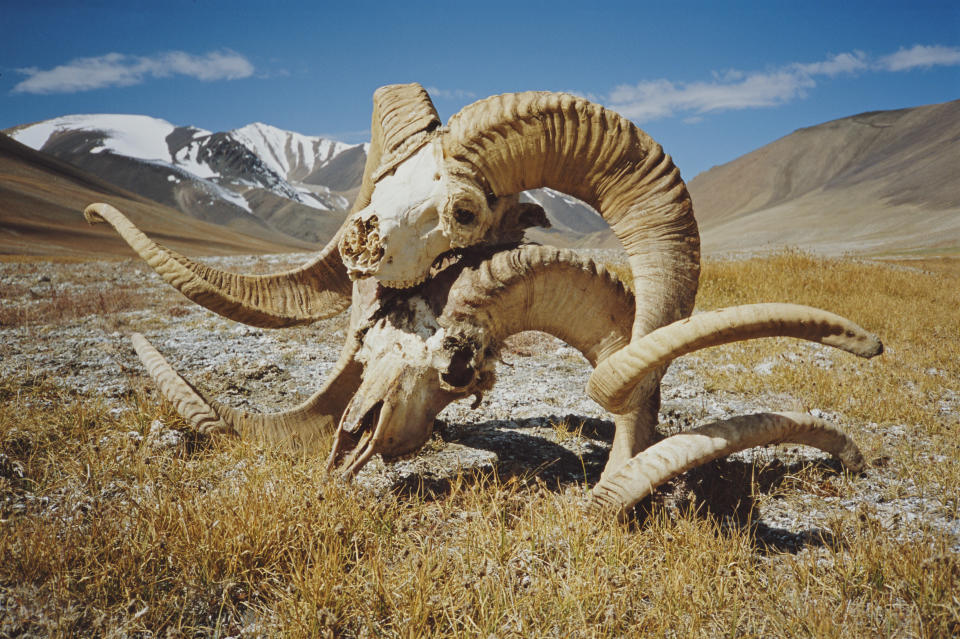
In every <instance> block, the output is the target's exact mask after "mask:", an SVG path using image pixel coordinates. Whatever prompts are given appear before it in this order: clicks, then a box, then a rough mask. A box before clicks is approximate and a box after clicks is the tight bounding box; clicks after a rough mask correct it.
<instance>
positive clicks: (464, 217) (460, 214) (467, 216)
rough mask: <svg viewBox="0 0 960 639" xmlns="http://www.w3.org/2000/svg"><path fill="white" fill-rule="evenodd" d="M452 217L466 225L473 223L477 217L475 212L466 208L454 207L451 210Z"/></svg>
mask: <svg viewBox="0 0 960 639" xmlns="http://www.w3.org/2000/svg"><path fill="white" fill-rule="evenodd" d="M453 218H454V219H455V220H456V221H457V223H458V224H463V225H467V224H473V222H474V220H476V219H477V214H476V213H474V212H473V211H469V210H467V209H456V210H454V212H453Z"/></svg>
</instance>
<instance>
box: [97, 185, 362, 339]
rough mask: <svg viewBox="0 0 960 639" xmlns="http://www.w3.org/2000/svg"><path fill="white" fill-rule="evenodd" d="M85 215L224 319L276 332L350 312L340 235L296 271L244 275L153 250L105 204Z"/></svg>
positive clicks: (148, 241) (159, 248)
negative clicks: (109, 228) (107, 226)
mask: <svg viewBox="0 0 960 639" xmlns="http://www.w3.org/2000/svg"><path fill="white" fill-rule="evenodd" d="M83 215H84V217H85V218H86V220H87V221H88V222H90V223H91V224H93V223H97V222H107V223H109V224H110V225H111V226H112V227H113V228H114V229H116V231H117V233H119V234H120V236H121V237H122V238H123V239H124V240H126V242H127V244H129V245H130V247H131V248H132V249H133V250H134V251H136V252H137V253H138V254H139V255H140V257H142V258H143V259H144V260H145V261H146V262H147V264H149V265H150V266H151V267H153V269H154V270H155V271H156V272H157V274H159V275H160V277H162V278H163V280H164V281H165V282H167V283H168V284H170V285H171V286H173V287H174V288H176V289H177V290H178V291H180V292H181V293H183V294H184V295H185V296H186V297H187V298H189V299H190V300H191V301H193V302H196V303H197V304H199V305H201V306H203V307H205V308H208V309H210V310H211V311H213V312H215V313H219V314H220V315H223V316H224V317H226V318H228V319H232V320H234V321H237V322H243V323H244V324H249V325H251V326H260V327H263V328H279V327H282V326H293V325H296V324H305V323H309V322H313V321H316V320H318V319H323V318H325V317H331V316H333V315H336V314H338V313H340V312H341V311H343V310H344V309H346V308H347V307H348V306H350V293H351V285H350V279H349V278H348V277H347V272H346V269H345V268H344V266H343V262H342V261H341V260H340V253H339V252H337V242H338V241H339V232H338V233H337V235H336V236H335V237H334V238H333V239H332V240H330V242H328V243H327V245H326V246H325V247H324V249H323V250H322V251H320V253H319V254H318V255H317V256H316V257H315V258H313V259H312V260H310V261H308V262H306V263H305V264H303V265H302V266H300V267H299V268H297V269H293V270H289V271H284V272H281V273H276V274H273V275H243V274H241V273H231V272H229V271H222V270H220V269H216V268H213V267H211V266H207V265H206V264H202V263H200V262H195V261H194V260H191V259H190V258H188V257H185V256H184V255H181V254H180V253H177V252H176V251H173V250H171V249H168V248H166V247H164V246H161V245H160V244H157V243H156V242H154V241H153V240H151V239H150V238H149V237H147V236H146V235H145V234H144V233H143V232H142V231H141V230H140V229H138V228H137V227H136V226H134V224H133V223H132V222H131V221H130V220H129V219H127V217H126V216H125V215H124V214H123V213H121V212H120V211H118V210H117V209H115V208H114V207H112V206H110V205H109V204H104V203H97V204H91V205H90V206H88V207H87V208H86V210H84V212H83Z"/></svg>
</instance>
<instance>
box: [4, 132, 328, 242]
mask: <svg viewBox="0 0 960 639" xmlns="http://www.w3.org/2000/svg"><path fill="white" fill-rule="evenodd" d="M103 201H105V202H109V203H110V204H113V205H114V206H116V207H117V208H119V209H120V210H121V211H123V212H124V213H126V214H127V215H128V216H129V217H130V219H131V220H133V222H134V223H135V224H137V225H138V226H140V228H142V229H143V230H144V231H145V232H147V233H148V234H150V235H151V236H152V237H154V238H156V239H157V240H159V241H161V242H163V243H165V244H166V245H168V246H170V247H171V248H174V249H176V250H178V251H181V252H183V253H186V254H190V255H220V254H230V253H280V252H287V251H292V250H312V249H315V248H316V246H315V245H313V244H308V243H305V242H297V241H296V240H293V239H291V238H290V237H287V236H285V235H282V234H280V233H278V232H276V231H273V230H271V229H269V228H267V227H266V226H265V225H264V224H263V222H262V221H260V220H259V219H257V218H255V217H253V216H251V219H250V222H249V224H248V225H247V226H246V227H244V228H239V229H238V228H237V227H236V226H234V227H233V228H224V227H222V226H218V225H214V224H210V223H207V222H203V221H200V220H196V219H194V218H191V217H188V216H186V215H183V214H182V213H180V212H178V211H175V210H174V209H171V208H168V207H165V206H163V205H160V204H157V203H156V202H153V201H151V200H148V199H146V198H144V197H141V196H139V195H136V194H134V193H131V192H129V191H125V190H124V189H121V188H119V187H117V186H115V185H113V184H111V183H109V182H106V181H104V180H102V179H100V178H98V177H95V176H93V175H91V174H89V173H86V172H84V171H82V170H80V169H78V168H77V167H75V166H73V165H71V164H67V163H66V162H63V161H61V160H58V159H56V158H54V157H53V156H50V155H47V154H45V153H41V152H38V151H34V150H33V149H31V148H29V147H27V146H24V145H23V144H20V143H19V142H17V141H15V140H13V139H11V138H9V137H8V136H6V135H2V134H0V254H18V255H75V256H91V257H92V256H104V255H117V256H131V255H133V252H132V251H131V249H130V248H129V247H128V246H127V244H126V242H124V241H123V240H121V239H120V237H119V236H118V235H117V234H116V233H115V232H114V231H113V229H111V228H110V227H109V226H107V225H103V224H98V225H95V226H91V225H89V224H87V223H86V222H85V221H84V219H83V215H82V211H83V208H84V207H85V206H86V205H87V204H89V203H91V202H103Z"/></svg>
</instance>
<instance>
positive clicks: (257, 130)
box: [229, 122, 357, 180]
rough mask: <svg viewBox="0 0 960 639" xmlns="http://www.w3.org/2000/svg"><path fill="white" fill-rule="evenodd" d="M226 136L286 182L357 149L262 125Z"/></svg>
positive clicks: (255, 125)
mask: <svg viewBox="0 0 960 639" xmlns="http://www.w3.org/2000/svg"><path fill="white" fill-rule="evenodd" d="M229 135H231V136H233V137H234V139H236V140H237V141H238V142H240V143H241V144H243V145H245V146H246V147H247V148H249V149H250V150H251V151H252V152H253V153H255V154H256V155H257V156H258V157H259V158H260V159H261V160H263V161H264V163H266V165H267V166H268V167H270V169H271V170H273V171H274V172H276V173H277V174H279V175H282V176H285V177H286V179H288V180H302V179H304V178H305V177H307V176H308V175H310V174H311V173H313V172H314V171H315V170H316V169H318V168H320V167H322V166H324V165H326V164H327V163H328V162H330V160H332V159H333V158H334V157H336V156H337V155H339V154H340V153H343V152H344V151H347V150H348V149H351V148H353V147H355V146H357V145H355V144H345V143H343V142H337V141H335V140H328V139H326V138H321V137H316V136H309V135H303V134H301V133H295V132H293V131H285V130H283V129H279V128H277V127H275V126H271V125H269V124H264V123H262V122H254V123H253V124H248V125H247V126H245V127H241V128H239V129H234V130H233V131H231V132H230V133H229Z"/></svg>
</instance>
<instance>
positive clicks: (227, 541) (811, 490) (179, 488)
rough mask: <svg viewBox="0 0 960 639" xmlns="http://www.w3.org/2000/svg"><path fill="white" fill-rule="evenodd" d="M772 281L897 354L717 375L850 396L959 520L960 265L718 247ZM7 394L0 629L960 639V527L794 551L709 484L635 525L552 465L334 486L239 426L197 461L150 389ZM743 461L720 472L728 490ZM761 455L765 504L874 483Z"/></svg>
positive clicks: (709, 285)
mask: <svg viewBox="0 0 960 639" xmlns="http://www.w3.org/2000/svg"><path fill="white" fill-rule="evenodd" d="M131 300H132V301H130V303H133V302H136V301H137V300H136V298H135V297H133V296H132V297H131ZM759 301H790V302H796V303H804V304H810V305H814V306H819V307H822V308H827V309H829V310H832V311H834V312H836V313H839V314H841V315H844V316H847V317H849V318H851V319H854V320H855V321H857V322H858V323H859V324H861V325H863V326H865V327H867V328H868V329H869V330H871V331H873V332H875V333H877V334H878V335H880V336H881V337H882V338H883V340H884V343H885V346H886V352H885V353H884V354H883V355H882V356H881V357H879V358H876V359H875V360H871V361H869V362H863V361H860V360H856V361H854V360H853V358H849V357H847V358H846V359H843V358H837V359H836V360H832V361H833V362H834V363H833V364H832V365H831V366H830V367H828V368H825V367H820V366H813V365H810V366H772V367H770V368H769V370H770V372H769V373H767V374H760V373H758V372H757V370H758V369H759V370H763V369H762V367H761V365H762V364H764V363H770V362H773V363H776V360H777V358H779V357H782V353H783V351H784V343H781V342H780V341H779V340H761V341H756V342H750V343H744V344H738V345H731V346H725V347H719V348H716V349H712V350H709V351H704V352H700V353H696V354H694V355H691V356H688V357H692V358H696V359H697V361H699V362H702V364H703V367H702V368H703V369H704V370H705V371H707V375H708V380H709V386H710V388H711V389H712V390H713V391H715V392H717V393H742V394H747V395H750V394H770V395H771V396H773V397H780V398H787V399H785V400H784V401H787V402H792V403H793V404H794V405H790V406H771V408H775V409H777V408H786V409H797V408H800V409H808V408H822V409H825V410H830V411H836V412H837V413H838V414H840V415H842V418H843V419H842V425H843V426H844V427H845V428H847V430H848V432H850V434H851V435H852V436H853V438H854V439H855V440H856V441H857V442H858V443H859V444H860V446H861V448H862V450H863V452H864V455H865V457H866V459H867V460H868V461H869V462H870V463H871V464H872V465H873V466H874V467H880V466H882V467H883V468H884V469H885V470H887V471H889V472H890V473H891V474H892V476H895V477H896V478H897V479H898V481H902V482H903V484H902V485H904V486H906V485H908V484H909V485H910V486H911V490H912V491H919V494H921V495H924V496H928V497H930V498H931V499H933V500H936V501H937V503H938V504H940V506H939V507H941V508H943V509H946V510H947V511H948V512H947V515H946V516H947V517H948V518H952V519H953V521H956V520H957V519H958V516H960V501H958V497H957V496H958V495H960V443H958V419H960V418H958V414H957V406H958V405H960V404H958V402H957V397H956V394H957V393H958V392H960V312H958V309H960V260H958V259H942V260H938V259H928V260H909V261H904V262H900V263H877V262H871V261H858V260H853V259H822V258H816V257H812V256H810V255H806V254H803V253H797V252H786V253H781V254H778V255H774V256H770V257H764V258H755V259H750V260H746V261H711V262H707V263H706V264H705V267H704V270H703V274H702V276H701V288H700V294H699V297H698V308H699V309H702V310H705V309H710V308H716V307H720V306H727V305H732V304H741V303H751V302H759ZM103 304H104V307H105V308H113V306H112V305H111V303H110V302H109V301H104V302H103ZM92 312H96V309H94V311H92ZM15 321H18V320H17V317H16V316H13V315H12V316H10V317H8V319H7V322H8V323H9V322H15ZM31 321H37V320H35V319H34V320H31ZM43 321H44V322H51V321H56V318H55V317H44V319H43ZM0 400H2V401H0V453H2V454H3V457H0V461H2V462H3V463H4V464H5V465H6V468H2V469H0V636H3V635H7V636H22V637H29V636H53V637H68V636H115V637H122V636H130V637H133V636H136V637H165V636H173V637H179V636H191V637H192V636H203V637H226V636H289V637H316V636H321V637H322V636H329V637H422V636H443V637H484V638H486V637H617V636H651V637H661V636H663V637H720V636H730V637H734V636H735V637H838V638H839V637H844V638H850V637H894V636H895V637H929V638H935V637H948V636H957V635H960V556H958V553H957V551H956V549H955V547H952V546H951V544H955V543H956V540H955V539H951V538H949V537H948V536H946V535H944V534H942V533H941V532H939V531H938V530H937V529H934V528H924V527H923V526H920V527H919V528H918V529H917V530H918V532H917V533H916V534H912V535H910V536H907V537H906V538H905V537H904V536H903V535H898V534H894V532H893V531H892V530H891V526H890V525H889V522H887V521H885V520H884V519H883V518H882V517H880V516H879V515H878V514H877V512H875V511H874V509H873V508H872V507H871V506H870V505H869V504H866V503H864V504H862V505H859V506H855V507H852V508H847V509H838V510H836V511H834V512H835V514H834V515H833V516H832V520H831V521H830V522H829V523H828V525H827V526H826V529H827V531H828V533H829V534H824V535H822V538H821V539H816V540H811V543H809V544H807V545H805V546H803V547H802V548H800V549H799V550H796V549H792V550H782V549H778V548H775V547H770V546H768V545H766V544H764V543H763V542H762V541H760V540H759V539H758V537H757V536H756V535H755V534H754V530H755V524H756V522H754V521H752V520H751V517H752V514H751V512H755V511H751V512H748V513H747V514H746V518H745V520H744V521H742V522H741V523H740V524H739V525H731V524H730V523H729V522H728V521H725V520H723V519H722V518H719V517H715V516H714V515H712V514H710V513H711V512H713V510H711V507H710V506H711V505H710V504H705V503H703V501H702V500H698V499H696V498H690V499H685V500H673V501H670V500H663V499H658V498H657V497H654V499H652V500H650V501H648V502H647V503H646V505H645V506H644V507H642V508H641V509H640V512H639V513H638V516H637V518H636V519H635V520H634V521H632V522H630V523H627V524H618V523H616V522H614V521H611V520H603V519H600V518H598V517H595V516H592V515H588V514H586V511H585V510H584V499H583V498H584V487H583V486H578V485H572V486H571V485H568V486H565V487H561V489H559V490H558V489H556V487H551V486H547V485H545V484H544V483H543V482H540V481H538V480H537V478H536V475H535V473H534V472H533V469H531V475H530V476H529V477H513V478H510V479H509V480H501V479H499V478H498V477H496V476H490V475H486V476H466V477H462V478H461V479H460V480H458V481H455V482H454V483H453V485H452V486H451V487H450V490H449V491H448V492H445V493H442V494H418V493H415V492H414V493H412V494H411V493H404V494H401V495H395V496H388V497H386V498H381V499H377V498H376V497H374V496H372V495H370V494H368V493H365V492H364V491H361V490H358V489H357V488H356V487H355V486H352V485H349V484H344V483H342V482H338V481H330V480H328V478H327V477H326V476H325V474H324V471H323V467H324V460H322V459H310V460H302V459H296V458H293V457H291V456H289V455H286V454H283V453H279V452H274V451H267V450H263V449H262V448H259V447H256V446H253V445H250V444H247V443H242V442H238V441H234V440H229V439H216V440H205V439H203V438H200V437H194V438H191V439H190V440H189V441H188V445H187V446H186V447H185V448H183V449H182V452H181V453H179V454H175V455H171V454H170V453H168V452H163V451H156V450H153V449H150V448H149V447H146V446H140V445H138V444H137V441H136V439H135V438H133V439H132V438H131V437H129V436H127V435H126V433H128V431H136V432H137V433H139V434H141V435H146V434H147V432H148V431H149V429H150V424H151V422H152V421H153V420H155V419H157V418H162V419H163V420H164V421H165V422H166V423H167V424H179V425H180V427H181V428H184V427H185V426H184V423H183V422H182V420H180V419H179V418H178V417H177V416H176V414H175V413H174V412H173V411H172V409H171V407H170V406H169V405H158V404H156V403H155V402H153V401H152V400H150V399H148V398H147V397H146V395H145V394H143V393H134V394H133V395H132V396H131V397H130V398H129V399H128V400H126V401H128V403H129V405H130V406H132V407H133V409H134V410H132V411H130V412H126V413H121V414H119V416H116V414H114V413H111V412H110V410H109V408H110V407H109V406H108V405H106V404H105V403H103V402H101V401H99V400H98V399H97V398H95V397H75V396H70V395H68V394H67V393H65V392H64V391H63V390H61V389H60V388H59V387H58V386H56V385H55V384H53V383H52V382H50V381H49V380H46V381H45V380H35V379H31V378H29V377H23V378H18V379H5V380H2V382H0ZM691 401H696V400H691ZM944 407H946V410H945V409H944ZM894 427H896V428H894ZM892 432H897V433H902V435H899V436H896V437H892V436H891V433H892ZM722 468H723V466H722V465H718V466H715V467H714V470H713V471H708V472H713V473H714V474H715V476H713V477H712V478H709V479H710V481H712V482H714V483H716V484H718V485H719V489H718V490H721V491H722V490H723V487H724V486H725V484H724V481H725V478H724V477H723V476H722V475H723V473H722ZM868 472H869V471H868ZM751 474H752V475H753V476H754V478H755V479H756V481H755V482H754V483H753V484H748V492H749V493H750V497H751V498H752V499H753V500H754V502H755V503H756V504H762V503H764V502H765V501H768V500H798V501H800V502H803V500H804V499H806V498H807V496H808V495H814V496H816V495H824V494H842V495H843V496H844V497H845V498H847V499H853V500H856V499H857V496H858V490H863V486H862V484H861V482H860V480H859V479H858V478H857V477H856V476H852V475H849V474H843V473H840V474H837V473H831V472H829V470H828V469H825V468H824V467H822V465H813V466H808V467H804V468H801V469H799V470H796V471H793V470H791V472H789V473H787V474H783V473H782V472H781V473H779V474H776V473H774V471H773V470H770V469H767V468H765V467H763V466H759V465H758V466H757V467H755V468H753V469H752V470H751ZM765 477H766V480H765ZM896 486H897V485H893V486H892V487H891V488H890V489H889V490H891V494H890V495H888V496H883V497H882V498H889V499H895V498H896V497H897V495H896V494H895V493H896V491H897V490H898V489H897V487H896ZM14 500H16V501H18V502H19V503H26V504H27V505H28V507H27V508H25V509H21V510H17V511H13V510H12V509H11V508H10V507H9V504H11V503H13V501H14ZM50 504H58V505H59V506H58V507H57V508H51V507H49V505H50ZM3 617H5V620H4V619H3ZM5 624H6V625H5Z"/></svg>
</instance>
